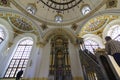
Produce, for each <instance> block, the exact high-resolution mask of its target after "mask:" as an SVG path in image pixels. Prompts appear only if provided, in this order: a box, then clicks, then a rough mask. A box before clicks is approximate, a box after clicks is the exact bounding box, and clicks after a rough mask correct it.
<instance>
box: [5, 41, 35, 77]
mask: <svg viewBox="0 0 120 80" xmlns="http://www.w3.org/2000/svg"><path fill="white" fill-rule="evenodd" d="M32 45H33V41H32V40H30V39H25V40H23V41H21V42H20V43H19V45H18V47H17V49H16V51H15V53H14V56H13V58H12V60H11V62H10V64H9V67H8V69H7V71H6V73H5V76H4V77H16V74H17V72H18V71H20V70H21V69H24V70H25V67H26V65H27V62H28V59H29V54H30V52H31V49H32Z"/></svg>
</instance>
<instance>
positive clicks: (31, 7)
mask: <svg viewBox="0 0 120 80" xmlns="http://www.w3.org/2000/svg"><path fill="white" fill-rule="evenodd" d="M27 11H28V12H29V13H30V14H35V13H36V11H37V8H36V5H35V4H32V3H29V4H28V6H27Z"/></svg>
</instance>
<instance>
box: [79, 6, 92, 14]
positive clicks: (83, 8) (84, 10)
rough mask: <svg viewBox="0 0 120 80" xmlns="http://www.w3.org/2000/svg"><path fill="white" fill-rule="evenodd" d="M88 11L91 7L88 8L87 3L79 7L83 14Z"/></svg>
mask: <svg viewBox="0 0 120 80" xmlns="http://www.w3.org/2000/svg"><path fill="white" fill-rule="evenodd" d="M90 11H91V9H90V7H89V5H84V6H83V7H82V9H81V12H82V14H83V15H86V14H88V13H89V12H90Z"/></svg>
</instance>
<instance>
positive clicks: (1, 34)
mask: <svg viewBox="0 0 120 80" xmlns="http://www.w3.org/2000/svg"><path fill="white" fill-rule="evenodd" d="M4 38H5V33H4V30H3V29H2V28H0V43H1V42H2V41H3V40H4Z"/></svg>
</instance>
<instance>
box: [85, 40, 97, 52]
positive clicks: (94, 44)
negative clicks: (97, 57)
mask: <svg viewBox="0 0 120 80" xmlns="http://www.w3.org/2000/svg"><path fill="white" fill-rule="evenodd" d="M84 44H85V48H86V49H88V50H89V51H90V52H92V53H94V50H95V49H97V48H98V47H99V44H98V43H97V42H95V41H93V40H90V39H88V40H85V41H84Z"/></svg>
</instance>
